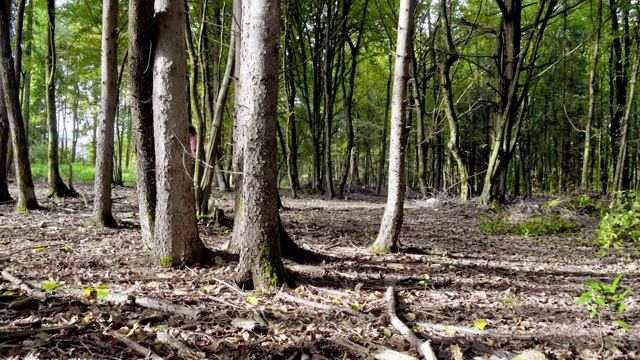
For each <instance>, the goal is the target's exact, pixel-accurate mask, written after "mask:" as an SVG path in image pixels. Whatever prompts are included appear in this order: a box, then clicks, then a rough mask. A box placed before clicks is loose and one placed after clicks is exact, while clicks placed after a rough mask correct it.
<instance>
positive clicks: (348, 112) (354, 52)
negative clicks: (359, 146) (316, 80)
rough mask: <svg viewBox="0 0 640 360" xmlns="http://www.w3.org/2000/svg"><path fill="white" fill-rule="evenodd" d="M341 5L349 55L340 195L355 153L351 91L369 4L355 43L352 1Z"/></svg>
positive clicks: (343, 33) (343, 84) (343, 191)
mask: <svg viewBox="0 0 640 360" xmlns="http://www.w3.org/2000/svg"><path fill="white" fill-rule="evenodd" d="M342 4H343V5H342V7H343V14H342V16H343V21H342V39H343V41H345V42H346V43H347V45H349V53H350V56H351V61H350V68H349V81H348V82H346V83H345V80H346V79H344V78H343V80H342V86H343V91H344V103H345V108H344V116H345V119H344V122H345V127H346V129H347V146H346V148H345V154H344V157H345V159H346V160H347V164H346V166H345V167H344V169H343V171H342V176H341V178H340V183H339V185H338V193H339V194H340V195H344V194H345V184H346V182H347V178H348V176H349V173H351V171H352V169H353V163H352V160H353V154H354V153H355V134H354V131H353V93H354V89H355V82H356V69H357V65H358V55H359V53H360V45H361V42H362V37H363V35H364V24H365V21H366V18H367V8H368V5H369V1H368V0H365V1H364V4H363V5H362V16H361V19H360V20H359V21H360V22H359V24H358V28H357V31H358V33H357V38H356V41H355V43H354V42H353V40H351V36H350V35H349V33H348V31H347V30H348V29H347V18H348V15H349V12H350V8H351V6H352V5H353V1H351V0H349V1H346V0H342Z"/></svg>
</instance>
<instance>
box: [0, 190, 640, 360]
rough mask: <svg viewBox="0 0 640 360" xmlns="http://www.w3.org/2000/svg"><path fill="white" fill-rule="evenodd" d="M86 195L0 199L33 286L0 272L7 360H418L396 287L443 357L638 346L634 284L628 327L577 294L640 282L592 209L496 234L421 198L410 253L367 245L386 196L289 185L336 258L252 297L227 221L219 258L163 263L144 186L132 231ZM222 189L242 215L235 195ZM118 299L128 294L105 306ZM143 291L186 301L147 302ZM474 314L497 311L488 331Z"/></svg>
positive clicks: (1, 223)
mask: <svg viewBox="0 0 640 360" xmlns="http://www.w3.org/2000/svg"><path fill="white" fill-rule="evenodd" d="M76 190H78V192H79V193H80V194H81V197H79V198H75V199H59V200H49V199H46V197H45V194H46V188H45V186H44V184H40V185H39V191H38V199H39V201H40V203H41V205H44V206H46V208H47V209H46V210H39V211H32V212H29V213H15V212H14V211H13V206H14V205H13V204H2V205H0V268H2V269H5V270H7V271H8V273H10V274H12V275H13V276H14V277H15V278H16V279H18V280H22V281H23V282H24V283H23V284H22V289H21V287H20V284H15V283H12V282H10V281H9V280H8V279H4V281H3V282H1V283H0V293H4V294H3V295H2V296H0V359H5V358H23V357H29V358H91V359H130V358H144V357H145V355H146V354H147V353H145V352H146V351H151V352H152V353H153V354H155V355H156V356H158V358H164V359H209V358H210V359H231V358H236V359H323V358H327V359H371V358H373V357H372V356H373V352H372V351H373V349H374V348H376V346H377V347H378V348H379V347H384V348H387V349H391V350H393V351H396V352H400V353H404V354H406V355H411V356H415V357H418V356H419V354H418V352H417V351H416V349H414V348H412V347H411V346H410V345H409V343H408V342H407V341H406V340H405V337H404V336H403V335H402V334H400V333H399V332H398V331H397V330H396V329H395V328H394V327H393V326H392V325H391V324H390V323H389V316H388V309H387V304H388V302H387V300H386V299H385V292H386V291H387V289H388V288H389V287H390V286H393V287H394V290H395V292H396V294H397V299H398V302H397V304H398V306H397V308H396V311H397V315H398V317H399V318H400V320H402V321H403V322H404V323H405V324H406V325H407V326H409V328H412V329H414V332H415V333H416V335H417V336H418V337H419V338H420V339H422V340H430V341H431V346H432V348H433V350H434V352H435V354H436V355H437V357H438V358H439V359H449V358H455V359H510V358H513V357H514V356H515V355H518V354H520V353H522V352H523V351H525V350H536V351H538V352H539V353H541V354H543V355H544V356H545V357H547V358H551V359H605V358H615V359H636V358H638V356H640V330H639V328H638V319H640V310H639V307H638V296H637V292H636V291H635V289H634V291H632V292H631V294H630V295H629V296H628V297H627V298H626V301H625V302H626V303H627V304H628V305H629V307H628V309H627V310H626V311H624V312H623V313H622V314H616V316H617V318H618V319H621V320H624V321H626V322H627V323H629V324H630V325H631V326H632V329H631V330H624V329H623V328H621V327H620V326H618V325H615V324H612V322H611V317H610V314H606V313H605V314H602V315H603V316H602V317H601V319H600V322H599V321H598V318H597V317H594V318H590V317H589V313H588V311H587V310H585V309H584V308H583V307H582V306H578V305H576V299H577V297H578V296H579V295H580V294H581V293H582V292H584V291H586V290H587V287H586V286H585V285H584V284H583V283H584V282H585V281H586V280H590V279H592V280H596V281H601V282H611V280H612V279H613V278H614V277H615V276H617V275H618V274H623V275H624V277H623V278H622V280H621V282H620V286H621V287H630V286H637V284H638V282H639V280H640V271H639V263H638V261H637V260H625V259H623V257H622V256H607V257H602V256H598V255H597V249H595V248H593V247H592V246H589V245H587V244H588V242H586V241H585V240H588V239H592V238H593V232H594V229H595V227H596V226H597V223H598V219H597V218H595V217H590V216H588V215H580V214H574V213H568V212H567V213H563V214H562V215H563V216H568V217H572V218H573V219H574V220H576V221H578V222H579V223H580V224H581V226H582V230H581V231H580V232H579V233H576V234H570V235H552V236H539V237H524V236H513V235H495V234H489V233H485V232H482V231H481V230H480V223H479V217H480V215H483V214H488V213H489V211H488V210H484V209H480V208H478V207H476V206H474V205H472V204H463V203H459V202H457V201H453V200H451V199H441V200H440V201H439V203H438V204H437V205H436V206H432V204H431V203H428V202H427V201H426V200H408V201H407V202H406V210H405V217H404V218H405V223H404V227H403V231H402V236H401V240H400V241H401V245H402V246H401V249H402V251H401V252H400V253H397V254H385V255H377V256H376V255H372V254H371V253H369V252H368V251H367V246H368V245H370V244H371V243H372V242H373V236H375V234H376V233H377V231H378V228H379V221H380V219H381V217H382V213H383V210H384V198H382V197H375V196H365V195H357V196H354V198H353V199H351V200H333V201H325V200H320V199H318V198H312V197H305V198H303V199H299V200H292V199H289V198H287V196H286V194H285V195H284V197H283V203H284V206H285V207H286V208H285V209H284V210H282V211H281V215H282V219H283V222H284V226H285V228H286V229H287V230H288V232H289V234H290V235H291V237H292V238H293V239H294V240H295V241H296V242H297V243H298V244H299V245H301V246H303V247H304V248H308V249H310V250H313V251H314V252H316V253H318V254H320V255H322V258H323V260H322V261H318V262H307V263H292V262H286V265H287V266H288V267H289V269H290V270H291V275H292V276H291V278H292V284H291V286H289V287H286V286H285V287H283V288H280V289H277V290H262V291H256V292H245V291H243V290H241V289H237V288H236V287H235V285H234V283H233V275H234V268H235V266H236V264H237V257H236V256H233V255H230V254H226V253H224V252H223V251H222V246H223V243H224V242H225V241H226V240H228V239H229V237H230V231H229V229H227V228H226V227H223V228H219V227H216V226H214V225H207V224H201V225H200V234H201V237H202V239H203V241H205V242H206V244H207V246H208V247H209V248H210V249H212V250H213V251H214V252H215V253H216V254H218V255H217V256H216V257H215V258H214V259H212V261H211V264H210V265H206V264H205V265H197V266H193V267H186V266H183V267H181V268H176V269H165V268H157V267H152V266H149V264H148V262H147V257H148V251H147V250H146V249H145V248H144V247H143V245H142V244H141V241H140V239H139V235H138V232H137V223H138V218H137V212H136V211H137V204H136V197H135V195H134V192H135V189H134V188H132V187H126V188H121V187H119V188H115V189H114V199H115V205H114V206H115V209H114V212H115V214H116V217H117V218H118V220H119V221H120V223H121V225H122V226H121V228H119V229H104V228H98V227H94V226H91V225H89V218H90V214H91V209H92V208H91V190H92V188H91V186H89V185H78V186H76ZM12 194H15V189H12ZM216 196H218V199H216V204H217V206H219V207H220V208H222V209H223V210H224V211H225V214H228V215H233V196H232V194H216ZM537 209H538V207H537V206H536V205H535V204H533V203H527V204H525V205H523V204H520V205H518V206H515V205H514V206H512V207H510V208H509V209H508V210H507V211H510V212H511V213H512V214H511V215H512V217H516V216H528V214H530V213H531V212H536V211H538V210H537ZM16 279H14V280H16ZM43 285H57V286H58V287H57V288H56V289H55V290H53V291H46V293H45V295H46V298H44V299H38V298H32V297H30V296H28V295H25V293H27V292H30V293H31V294H32V295H33V296H37V295H38V294H40V293H39V292H37V291H36V292H33V291H34V290H38V291H42V290H43V288H42V286H43ZM86 289H89V290H93V291H87V293H85V290H86ZM96 290H97V292H96ZM106 292H108V293H109V295H107V296H106V297H103V296H102V295H103V294H104V293H106ZM118 296H120V298H121V299H122V298H124V299H126V298H127V297H129V300H127V301H124V302H120V303H117V302H113V301H107V300H114V299H116V298H117V297H118ZM140 299H154V300H160V301H161V302H165V303H168V304H171V305H179V307H177V309H178V310H176V308H170V307H166V306H165V309H164V311H163V310H158V309H154V308H153V306H151V308H149V307H144V306H140V305H139V303H134V302H136V301H138V300H140ZM305 301H306V303H305ZM165 305H166V304H165ZM322 306H324V307H322ZM156 307H159V306H156ZM185 307H186V308H185ZM179 309H183V310H184V309H187V310H189V309H190V310H194V311H195V312H197V316H190V315H189V314H188V313H181V311H180V310H179ZM474 321H475V322H476V324H479V323H481V322H486V327H485V328H484V332H481V331H479V330H478V328H477V327H475V326H474ZM123 337H124V338H126V339H128V340H129V341H127V340H126V339H125V340H119V339H122V338H123ZM345 339H346V340H347V345H349V344H357V345H360V346H361V347H360V348H357V347H354V346H351V345H349V346H347V345H345ZM135 345H138V346H140V347H141V349H139V352H136V350H135ZM369 351H371V353H369V354H368V353H367V352H369ZM142 353H144V355H143V354H142ZM150 357H152V356H150ZM389 358H399V355H398V354H397V353H396V355H391V357H389Z"/></svg>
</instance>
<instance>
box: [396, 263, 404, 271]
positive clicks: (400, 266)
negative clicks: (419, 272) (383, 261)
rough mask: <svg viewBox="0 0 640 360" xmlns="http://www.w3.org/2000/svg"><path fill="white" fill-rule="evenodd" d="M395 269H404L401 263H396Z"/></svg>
mask: <svg viewBox="0 0 640 360" xmlns="http://www.w3.org/2000/svg"><path fill="white" fill-rule="evenodd" d="M396 270H404V265H402V264H397V265H396Z"/></svg>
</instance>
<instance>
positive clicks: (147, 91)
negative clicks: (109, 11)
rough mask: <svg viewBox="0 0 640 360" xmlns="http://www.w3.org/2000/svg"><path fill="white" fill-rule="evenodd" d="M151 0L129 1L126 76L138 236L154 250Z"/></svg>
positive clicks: (154, 31)
mask: <svg viewBox="0 0 640 360" xmlns="http://www.w3.org/2000/svg"><path fill="white" fill-rule="evenodd" d="M153 2H154V0H129V31H128V33H129V76H130V84H131V122H132V127H133V135H134V136H133V137H134V142H135V151H136V172H137V175H138V176H137V181H136V184H137V193H138V207H139V210H138V211H139V214H138V215H139V218H140V235H141V237H142V242H143V244H144V245H145V246H146V247H147V248H148V249H152V248H153V231H154V227H155V218H156V170H155V150H154V129H153V107H152V88H153V81H152V80H153V73H152V71H151V65H152V64H153V58H152V57H151V56H152V55H153V53H152V51H151V43H152V40H153V39H155V34H156V28H155V26H154V24H155V22H154V16H153Z"/></svg>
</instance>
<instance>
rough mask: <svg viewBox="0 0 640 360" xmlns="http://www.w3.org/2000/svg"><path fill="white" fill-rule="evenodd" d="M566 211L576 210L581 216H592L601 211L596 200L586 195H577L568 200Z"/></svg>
mask: <svg viewBox="0 0 640 360" xmlns="http://www.w3.org/2000/svg"><path fill="white" fill-rule="evenodd" d="M567 209H569V210H576V211H579V212H581V213H583V214H588V215H593V214H598V213H600V211H602V203H601V202H600V201H598V199H597V198H594V197H591V196H588V195H578V196H574V197H572V198H570V199H569V201H568V202H567Z"/></svg>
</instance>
